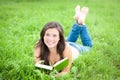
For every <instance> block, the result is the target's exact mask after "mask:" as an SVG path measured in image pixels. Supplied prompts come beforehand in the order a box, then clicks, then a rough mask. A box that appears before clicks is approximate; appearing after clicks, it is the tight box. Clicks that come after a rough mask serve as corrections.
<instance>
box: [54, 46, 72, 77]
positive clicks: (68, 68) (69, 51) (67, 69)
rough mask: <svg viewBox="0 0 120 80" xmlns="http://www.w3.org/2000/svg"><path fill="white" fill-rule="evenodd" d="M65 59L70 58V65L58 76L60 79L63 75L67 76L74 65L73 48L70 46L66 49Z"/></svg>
mask: <svg viewBox="0 0 120 80" xmlns="http://www.w3.org/2000/svg"><path fill="white" fill-rule="evenodd" d="M63 54H64V57H68V58H69V64H68V66H67V67H66V68H64V69H63V70H62V71H61V72H60V73H57V74H56V77H59V76H61V75H63V74H66V73H68V72H69V71H70V68H71V65H72V50H71V47H70V45H68V44H67V45H66V48H65V50H64V53H63Z"/></svg>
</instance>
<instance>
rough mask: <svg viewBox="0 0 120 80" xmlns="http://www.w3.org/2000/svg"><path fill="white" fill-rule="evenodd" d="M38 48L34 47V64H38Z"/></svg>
mask: <svg viewBox="0 0 120 80" xmlns="http://www.w3.org/2000/svg"><path fill="white" fill-rule="evenodd" d="M39 55H40V47H39V46H35V48H34V63H35V64H36V63H40V58H39Z"/></svg>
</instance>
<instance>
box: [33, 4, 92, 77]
mask: <svg viewBox="0 0 120 80" xmlns="http://www.w3.org/2000/svg"><path fill="white" fill-rule="evenodd" d="M88 11H89V9H88V8H87V7H83V8H82V9H81V10H80V6H76V8H75V16H74V19H75V21H76V22H75V23H74V24H73V26H72V30H71V32H70V34H69V35H68V37H67V39H66V40H65V39H64V36H63V28H62V26H61V25H60V24H59V23H58V22H48V23H46V24H45V26H44V27H43V29H42V31H41V34H40V40H39V41H38V43H37V44H36V46H35V48H34V63H35V64H36V63H40V62H41V61H42V60H44V64H46V65H50V64H55V63H56V62H58V61H59V60H61V59H63V58H65V57H68V58H69V64H68V66H67V67H66V68H64V69H63V70H62V71H61V72H59V73H57V74H56V76H60V75H62V74H65V73H67V72H69V70H70V68H71V65H72V61H73V60H74V59H75V58H76V57H78V56H79V54H81V53H82V52H83V51H89V49H90V48H91V47H92V40H91V38H90V35H89V33H88V30H87V26H86V25H85V18H86V15H87V13H88ZM79 36H80V38H81V41H82V44H83V45H80V44H77V43H76V41H77V39H78V37H79Z"/></svg>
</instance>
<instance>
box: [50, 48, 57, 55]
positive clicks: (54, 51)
mask: <svg viewBox="0 0 120 80" xmlns="http://www.w3.org/2000/svg"><path fill="white" fill-rule="evenodd" d="M49 50H50V53H52V54H57V48H49Z"/></svg>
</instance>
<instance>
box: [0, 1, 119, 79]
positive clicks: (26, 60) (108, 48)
mask: <svg viewBox="0 0 120 80" xmlns="http://www.w3.org/2000/svg"><path fill="white" fill-rule="evenodd" d="M52 1H53V2H51V0H40V1H38V0H35V1H33V0H30V1H29V2H28V1H27V0H12V1H11V0H6V1H4V0H1V1H0V80H4V79H5V80H21V79H22V80H56V79H57V80H66V79H69V80H80V79H81V80H119V79H120V49H119V46H120V40H119V39H120V36H119V35H120V28H119V27H120V23H119V22H120V19H119V14H120V5H119V2H120V1H119V0H105V1H104V0H102V1H101V0H98V1H96V0H75V1H74V0H66V2H65V1H64V0H62V1H61V0H60V1H59V2H58V1H56V0H52ZM101 2H102V3H101ZM78 4H79V5H81V7H83V6H88V7H89V9H90V12H89V14H88V16H87V19H86V24H87V26H88V29H89V32H90V34H91V37H92V40H93V48H92V49H91V51H90V52H89V53H87V54H84V55H82V56H80V57H79V58H78V59H76V60H75V61H74V62H73V65H72V67H71V71H70V73H68V74H66V75H65V76H62V77H60V78H59V77H58V78H55V76H54V73H51V74H50V75H47V74H45V73H44V72H43V71H40V70H38V69H36V68H35V67H34V64H33V48H34V45H35V43H36V41H37V40H38V39H39V33H40V30H41V29H42V27H43V25H44V24H45V23H46V22H48V21H57V22H59V23H61V25H62V26H63V28H64V33H65V37H66V36H67V35H68V34H69V32H70V29H71V26H72V24H73V23H74V22H75V21H74V19H73V16H74V8H75V6H76V5H78ZM79 42H80V41H78V43H79Z"/></svg>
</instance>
